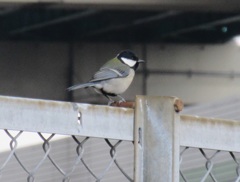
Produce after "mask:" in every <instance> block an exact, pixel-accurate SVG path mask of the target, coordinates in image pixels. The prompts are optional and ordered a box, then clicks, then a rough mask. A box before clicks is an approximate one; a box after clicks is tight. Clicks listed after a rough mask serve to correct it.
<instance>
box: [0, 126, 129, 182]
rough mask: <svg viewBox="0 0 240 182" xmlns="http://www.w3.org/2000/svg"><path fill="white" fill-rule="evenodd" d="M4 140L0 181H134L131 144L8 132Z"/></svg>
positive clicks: (4, 131) (5, 132) (86, 138)
mask: <svg viewBox="0 0 240 182" xmlns="http://www.w3.org/2000/svg"><path fill="white" fill-rule="evenodd" d="M25 134H27V136H25V137H24V135H25ZM3 135H4V136H5V137H4V138H5V141H4V142H3V138H2V136H3ZM6 136H7V137H6ZM33 138H36V139H37V141H35V139H34V140H32V139H33ZM1 140H2V142H1V141H0V143H1V144H0V147H1V148H0V150H1V152H0V181H11V182H21V181H27V182H33V181H41V182H49V181H62V182H70V181H71V182H74V181H78V182H79V181H81V182H91V181H96V182H100V181H106V182H110V181H115V182H118V181H119V182H122V181H133V144H132V142H126V141H121V140H109V139H96V138H89V137H78V136H68V137H67V136H61V137H59V135H56V134H42V133H31V134H30V135H29V132H23V131H18V132H16V131H9V130H1ZM26 140H27V142H28V143H31V142H32V143H34V145H31V146H26V145H25V144H24V142H25V141H26ZM30 141H31V142H30ZM36 143H38V144H36ZM6 144H8V145H9V147H6ZM3 145H5V146H3Z"/></svg>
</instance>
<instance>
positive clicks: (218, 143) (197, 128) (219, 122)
mask: <svg viewBox="0 0 240 182" xmlns="http://www.w3.org/2000/svg"><path fill="white" fill-rule="evenodd" d="M239 139H240V121H235V120H224V119H214V118H204V117H198V116H188V115H182V116H181V117H180V145H181V146H189V147H197V148H207V149H215V150H225V151H233V152H240V142H239Z"/></svg>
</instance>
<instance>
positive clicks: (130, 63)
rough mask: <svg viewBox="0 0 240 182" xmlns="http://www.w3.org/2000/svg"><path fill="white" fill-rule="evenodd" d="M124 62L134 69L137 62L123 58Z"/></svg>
mask: <svg viewBox="0 0 240 182" xmlns="http://www.w3.org/2000/svg"><path fill="white" fill-rule="evenodd" d="M121 59H122V61H123V62H124V63H125V64H127V65H128V66H130V67H133V66H134V65H135V64H136V63H137V62H136V61H134V60H132V59H128V58H121Z"/></svg>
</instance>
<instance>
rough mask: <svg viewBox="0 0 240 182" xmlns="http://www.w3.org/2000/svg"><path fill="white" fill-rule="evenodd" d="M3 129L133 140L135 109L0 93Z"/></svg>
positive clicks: (0, 120) (0, 118)
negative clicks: (9, 95) (18, 96)
mask: <svg viewBox="0 0 240 182" xmlns="http://www.w3.org/2000/svg"><path fill="white" fill-rule="evenodd" d="M0 113H1V114H0V129H10V130H11V129H12V130H18V131H19V130H23V131H31V132H43V133H58V134H65V135H81V136H90V137H100V138H110V139H118V140H128V141H132V140H133V123H134V119H133V114H134V112H133V109H130V108H118V107H109V106H99V105H90V104H77V103H71V102H60V101H47V100H38V99H26V98H17V97H4V96H0Z"/></svg>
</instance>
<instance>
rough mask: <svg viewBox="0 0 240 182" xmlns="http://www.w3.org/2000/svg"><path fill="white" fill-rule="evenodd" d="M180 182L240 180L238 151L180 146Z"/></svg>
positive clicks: (226, 181) (229, 181)
mask: <svg viewBox="0 0 240 182" xmlns="http://www.w3.org/2000/svg"><path fill="white" fill-rule="evenodd" d="M180 176H181V178H180V179H181V180H180V181H181V182H198V181H201V182H203V181H209V182H210V181H213V182H231V181H232V182H233V181H236V182H237V181H240V153H237V152H227V151H221V150H209V149H202V148H190V147H182V148H181V153H180Z"/></svg>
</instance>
